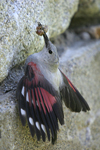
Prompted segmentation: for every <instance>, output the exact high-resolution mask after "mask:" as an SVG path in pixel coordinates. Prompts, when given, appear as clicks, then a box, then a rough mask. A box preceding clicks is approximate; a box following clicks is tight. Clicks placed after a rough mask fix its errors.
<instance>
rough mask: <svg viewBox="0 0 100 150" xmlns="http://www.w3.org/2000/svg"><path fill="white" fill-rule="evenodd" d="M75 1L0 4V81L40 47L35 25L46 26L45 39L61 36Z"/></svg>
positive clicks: (41, 41)
mask: <svg viewBox="0 0 100 150" xmlns="http://www.w3.org/2000/svg"><path fill="white" fill-rule="evenodd" d="M77 6H78V0H67V1H66V0H62V1H60V0H55V1H52V0H51V1H45V0H42V1H37V0H34V1H33V0H29V1H20V0H17V1H14V0H9V1H4V0H1V1H0V82H1V81H2V80H3V79H5V77H6V76H7V75H8V72H9V70H10V69H11V68H12V67H14V66H15V65H16V64H19V63H21V62H22V61H24V60H25V58H26V57H27V56H28V55H30V54H32V53H34V52H36V51H40V50H41V49H42V48H43V38H41V37H39V36H38V35H36V33H35V31H36V26H37V22H41V23H42V24H44V25H47V26H48V28H49V31H48V36H49V37H54V36H56V35H58V34H60V33H62V32H63V31H64V30H65V29H66V28H67V27H68V26H69V23H70V20H71V17H72V16H73V14H74V13H75V12H76V10H77Z"/></svg>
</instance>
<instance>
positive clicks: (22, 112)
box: [20, 108, 26, 116]
mask: <svg viewBox="0 0 100 150" xmlns="http://www.w3.org/2000/svg"><path fill="white" fill-rule="evenodd" d="M20 111H21V115H23V116H26V111H25V110H24V109H22V108H21V110H20Z"/></svg>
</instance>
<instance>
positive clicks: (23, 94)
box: [21, 86, 25, 96]
mask: <svg viewBox="0 0 100 150" xmlns="http://www.w3.org/2000/svg"><path fill="white" fill-rule="evenodd" d="M24 89H25V87H24V86H23V87H22V91H21V93H22V95H23V96H24Z"/></svg>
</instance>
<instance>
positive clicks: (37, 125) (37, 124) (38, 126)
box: [36, 122, 40, 130]
mask: <svg viewBox="0 0 100 150" xmlns="http://www.w3.org/2000/svg"><path fill="white" fill-rule="evenodd" d="M36 127H37V128H38V130H40V125H39V123H38V122H36Z"/></svg>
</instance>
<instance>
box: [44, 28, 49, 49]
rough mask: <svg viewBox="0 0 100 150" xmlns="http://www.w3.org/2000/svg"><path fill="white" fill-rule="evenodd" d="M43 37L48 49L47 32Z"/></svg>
mask: <svg viewBox="0 0 100 150" xmlns="http://www.w3.org/2000/svg"><path fill="white" fill-rule="evenodd" d="M43 37H44V41H45V45H46V47H48V44H49V39H48V37H47V35H46V33H45V31H44V34H43Z"/></svg>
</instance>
